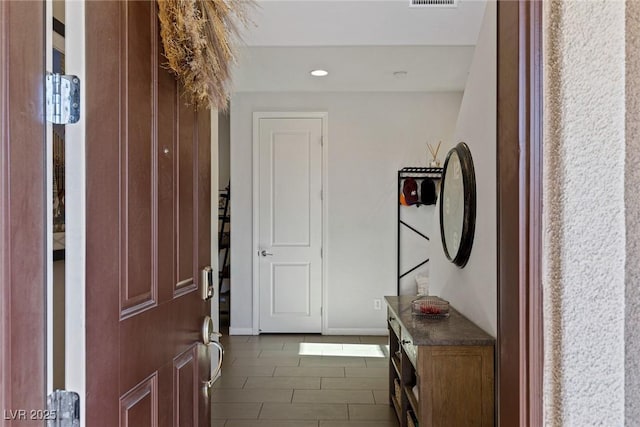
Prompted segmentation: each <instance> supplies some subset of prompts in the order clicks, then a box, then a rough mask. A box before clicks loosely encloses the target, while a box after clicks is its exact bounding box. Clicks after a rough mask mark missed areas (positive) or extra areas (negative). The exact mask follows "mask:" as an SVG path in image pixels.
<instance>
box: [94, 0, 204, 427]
mask: <svg viewBox="0 0 640 427" xmlns="http://www.w3.org/2000/svg"><path fill="white" fill-rule="evenodd" d="M85 8H86V9H85V10H86V12H85V19H86V23H85V25H86V36H85V37H86V38H85V42H86V49H85V56H86V76H87V77H86V105H87V107H86V163H87V168H86V174H87V175H86V183H87V184H86V185H87V188H86V209H87V212H86V217H87V224H86V233H87V234H86V239H87V240H86V245H87V246H86V256H87V259H86V280H87V284H86V293H87V295H86V343H87V348H86V363H87V364H86V378H87V380H86V399H87V400H86V425H88V426H121V427H125V426H128V427H145V426H181V427H192V426H205V425H209V424H210V423H209V399H208V396H207V394H206V388H205V387H204V386H203V382H204V381H206V380H208V379H209V375H210V365H209V360H210V356H209V354H208V353H209V352H208V350H207V348H206V347H205V346H203V345H202V344H201V343H202V338H201V333H200V330H201V326H202V323H203V320H204V318H205V316H207V315H208V314H210V303H209V302H206V301H204V300H203V299H202V298H201V297H200V293H199V292H198V290H199V286H200V272H201V270H202V269H203V268H204V267H206V266H208V265H209V264H210V263H211V249H210V247H211V230H210V228H211V225H210V224H211V200H210V198H211V188H210V178H211V170H210V167H211V160H210V159H211V158H210V112H209V111H207V110H204V109H203V110H202V111H195V110H194V109H192V108H189V107H187V106H186V98H185V97H183V96H182V95H181V93H180V89H179V87H178V85H177V84H176V80H175V78H174V77H173V76H172V75H170V74H169V73H168V71H167V70H166V69H165V68H163V64H164V62H165V61H166V60H165V58H164V57H163V56H162V45H161V40H160V31H159V23H158V18H157V5H156V2H155V1H128V2H124V1H122V2H121V1H117V2H116V1H104V2H87V3H86V4H85Z"/></svg>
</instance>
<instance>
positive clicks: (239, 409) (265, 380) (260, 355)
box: [211, 335, 398, 427]
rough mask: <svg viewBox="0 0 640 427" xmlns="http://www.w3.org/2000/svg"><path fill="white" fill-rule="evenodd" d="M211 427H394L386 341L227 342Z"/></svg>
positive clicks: (278, 338)
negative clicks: (390, 401) (390, 402)
mask: <svg viewBox="0 0 640 427" xmlns="http://www.w3.org/2000/svg"><path fill="white" fill-rule="evenodd" d="M222 343H223V345H224V348H225V358H224V364H223V368H222V377H221V378H220V379H219V380H218V381H217V382H216V384H215V385H214V389H213V391H212V395H211V399H212V414H213V424H212V425H213V426H214V427H222V426H224V427H254V426H255V427H349V426H353V427H355V426H359V427H365V426H366V427H397V426H398V421H397V419H396V416H395V413H394V412H393V409H392V408H391V407H390V406H389V397H388V396H389V395H388V386H389V385H388V370H387V369H388V348H387V337H367V336H360V337H358V336H320V335H260V336H224V337H223V338H222Z"/></svg>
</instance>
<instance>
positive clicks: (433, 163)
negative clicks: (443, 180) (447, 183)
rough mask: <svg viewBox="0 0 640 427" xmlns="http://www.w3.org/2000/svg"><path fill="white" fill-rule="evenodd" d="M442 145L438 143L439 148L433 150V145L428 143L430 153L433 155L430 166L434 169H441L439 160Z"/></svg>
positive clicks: (440, 142)
mask: <svg viewBox="0 0 640 427" xmlns="http://www.w3.org/2000/svg"><path fill="white" fill-rule="evenodd" d="M440 145H442V141H439V142H438V146H437V147H436V148H433V147H432V146H431V144H429V143H428V142H427V148H429V152H430V153H431V160H430V161H429V166H431V167H432V168H439V167H440V160H438V151H440Z"/></svg>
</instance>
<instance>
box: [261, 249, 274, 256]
mask: <svg viewBox="0 0 640 427" xmlns="http://www.w3.org/2000/svg"><path fill="white" fill-rule="evenodd" d="M260 255H262V256H273V254H272V253H271V252H267V251H265V250H264V249H263V250H262V251H261V252H260Z"/></svg>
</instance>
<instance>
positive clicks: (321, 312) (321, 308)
mask: <svg viewBox="0 0 640 427" xmlns="http://www.w3.org/2000/svg"><path fill="white" fill-rule="evenodd" d="M320 316H322V307H320Z"/></svg>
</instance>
